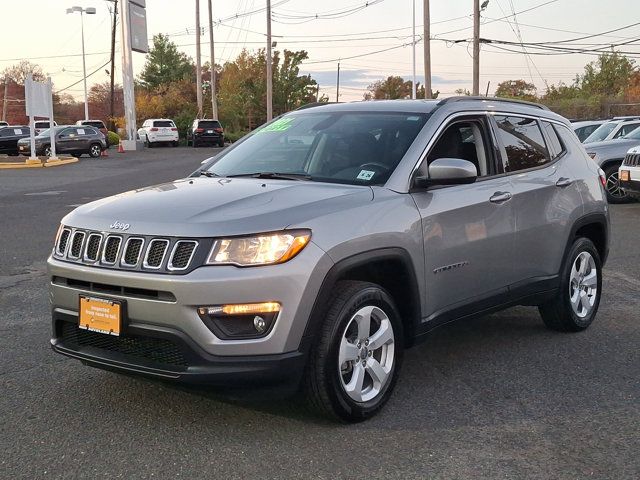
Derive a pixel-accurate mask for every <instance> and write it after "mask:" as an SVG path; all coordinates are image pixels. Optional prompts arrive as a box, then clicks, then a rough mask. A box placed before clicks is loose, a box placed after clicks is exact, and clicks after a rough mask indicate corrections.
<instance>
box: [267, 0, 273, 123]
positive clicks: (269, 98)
mask: <svg viewBox="0 0 640 480" xmlns="http://www.w3.org/2000/svg"><path fill="white" fill-rule="evenodd" d="M272 118H273V73H272V72H271V0H267V122H269V121H271V119H272Z"/></svg>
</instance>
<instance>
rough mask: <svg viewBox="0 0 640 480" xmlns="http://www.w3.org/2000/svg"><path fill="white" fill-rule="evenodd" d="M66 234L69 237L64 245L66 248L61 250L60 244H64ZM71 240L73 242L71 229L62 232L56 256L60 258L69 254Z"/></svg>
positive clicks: (64, 229)
mask: <svg viewBox="0 0 640 480" xmlns="http://www.w3.org/2000/svg"><path fill="white" fill-rule="evenodd" d="M65 233H66V235H67V240H66V242H65V244H64V248H63V249H62V250H61V249H60V244H61V243H62V239H63V238H64V237H65ZM69 240H71V229H70V228H63V229H62V231H61V232H60V237H59V238H58V244H57V245H56V255H57V256H59V257H64V256H65V254H66V253H67V250H68V248H69V243H70V242H69Z"/></svg>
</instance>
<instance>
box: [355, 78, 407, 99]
mask: <svg viewBox="0 0 640 480" xmlns="http://www.w3.org/2000/svg"><path fill="white" fill-rule="evenodd" d="M367 90H368V92H366V93H365V94H364V99H365V100H397V99H401V98H411V81H410V80H405V79H404V78H402V77H400V76H394V75H392V76H389V77H387V78H386V79H385V80H378V81H377V82H374V83H372V84H371V85H369V86H368V87H367Z"/></svg>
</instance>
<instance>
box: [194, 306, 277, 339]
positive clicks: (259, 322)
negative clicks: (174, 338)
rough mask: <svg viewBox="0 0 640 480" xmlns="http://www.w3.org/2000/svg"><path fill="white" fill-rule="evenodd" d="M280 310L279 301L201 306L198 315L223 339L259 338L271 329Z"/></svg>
mask: <svg viewBox="0 0 640 480" xmlns="http://www.w3.org/2000/svg"><path fill="white" fill-rule="evenodd" d="M279 312H280V304H279V303H278V302H262V303H241V304H231V305H215V306H210V307H199V308H198V315H199V316H200V319H201V320H202V321H203V323H204V324H205V325H206V326H207V327H208V328H209V330H211V331H212V332H213V333H214V334H215V335H216V336H217V337H218V338H221V339H223V340H231V339H241V338H258V337H262V336H264V335H266V334H267V333H269V331H270V330H271V328H272V326H273V324H274V323H275V320H276V318H277V316H278V313H279Z"/></svg>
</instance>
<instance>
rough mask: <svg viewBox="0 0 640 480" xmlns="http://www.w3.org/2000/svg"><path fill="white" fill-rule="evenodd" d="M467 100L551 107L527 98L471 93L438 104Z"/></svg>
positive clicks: (541, 108)
mask: <svg viewBox="0 0 640 480" xmlns="http://www.w3.org/2000/svg"><path fill="white" fill-rule="evenodd" d="M465 100H483V101H490V102H504V103H516V104H519V105H528V106H529V107H536V108H539V109H540V110H549V107H547V106H546V105H542V104H540V103H534V102H527V101H525V100H516V99H513V98H503V97H480V96H477V97H476V96H469V95H461V96H457V97H449V98H444V99H442V100H440V103H438V106H440V105H444V104H446V103H452V102H463V101H465Z"/></svg>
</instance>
